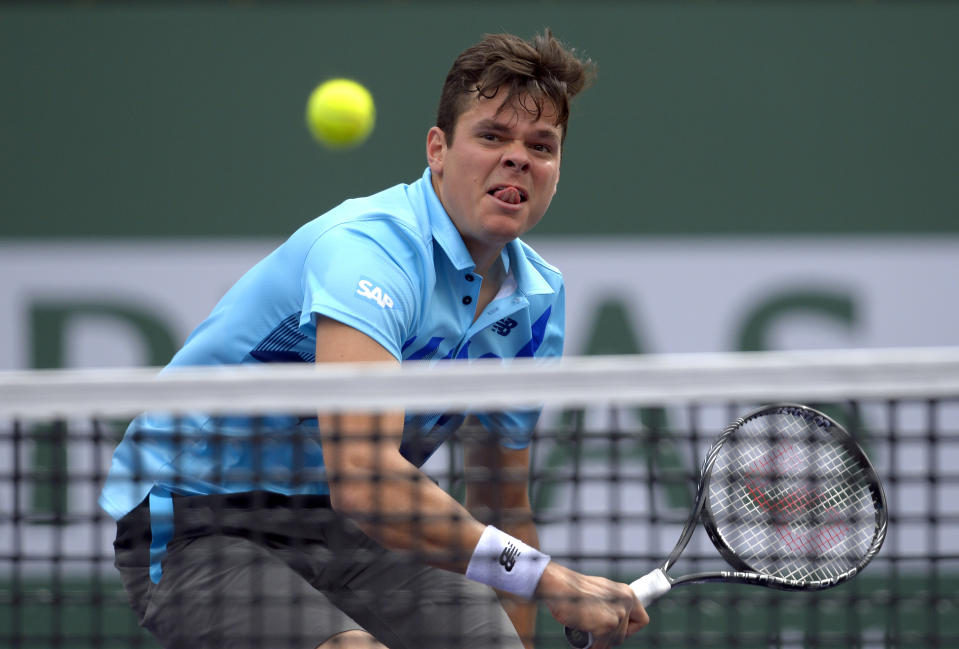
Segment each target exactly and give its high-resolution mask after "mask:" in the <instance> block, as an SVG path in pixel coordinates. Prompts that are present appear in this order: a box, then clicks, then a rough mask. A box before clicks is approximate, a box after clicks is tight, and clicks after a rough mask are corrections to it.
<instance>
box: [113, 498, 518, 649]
mask: <svg viewBox="0 0 959 649" xmlns="http://www.w3.org/2000/svg"><path fill="white" fill-rule="evenodd" d="M150 539H151V535H150V512H149V508H148V507H147V505H146V502H144V504H141V505H140V506H139V507H137V508H136V509H134V510H133V511H132V512H130V513H129V514H127V515H126V516H125V517H124V518H123V519H122V520H120V521H119V522H118V524H117V538H116V541H115V543H114V548H115V551H116V562H115V563H116V566H117V569H118V570H119V571H120V573H121V576H122V579H123V584H124V587H125V588H126V591H127V593H128V595H129V599H130V604H131V606H132V607H133V609H134V611H135V612H136V614H137V617H138V619H139V622H140V624H141V625H142V626H143V627H145V628H146V629H148V630H150V631H151V632H152V633H153V634H154V635H155V636H156V637H157V638H158V639H159V641H160V643H161V644H162V645H163V646H164V647H167V648H168V649H174V648H177V649H179V648H181V647H182V648H187V647H189V648H191V649H199V648H211V649H212V648H220V647H223V648H226V647H229V648H231V649H247V648H248V649H254V648H260V649H266V648H267V647H270V648H280V649H286V648H289V649H314V648H315V647H317V646H318V645H320V644H322V643H323V642H324V641H326V640H327V639H329V638H331V637H332V636H334V635H336V634H338V633H341V632H343V631H349V630H355V629H363V630H366V631H368V632H369V633H371V634H372V635H373V636H375V637H376V638H377V639H378V640H379V641H380V642H382V643H383V644H385V645H387V646H388V647H391V648H392V649H427V648H432V647H437V648H439V647H443V648H444V649H447V648H450V647H464V648H467V647H476V648H480V647H483V648H485V649H493V647H496V648H499V647H509V648H511V649H512V648H516V649H521V647H522V643H521V642H520V640H519V637H518V636H517V634H516V631H515V630H514V629H513V626H512V624H511V623H510V621H509V618H508V617H507V616H506V614H505V612H504V611H503V608H502V607H501V606H500V605H499V602H498V599H497V597H496V594H495V593H494V592H493V591H492V589H490V588H488V587H487V586H484V585H482V584H478V583H476V582H472V581H470V580H468V579H466V578H465V577H463V576H462V575H458V574H455V573H452V572H448V571H445V570H440V569H437V568H432V567H429V566H427V565H424V564H421V563H418V562H416V561H411V560H410V558H409V557H408V556H404V555H401V554H398V553H394V552H390V551H387V550H385V549H384V548H383V547H382V546H380V545H378V544H377V543H376V542H374V541H373V540H372V539H370V538H369V537H368V536H366V535H365V534H364V533H363V532H362V531H361V530H360V529H359V528H358V527H357V526H356V525H355V524H353V523H352V522H351V521H349V520H347V519H345V518H343V517H341V516H339V515H338V514H336V512H334V511H333V510H332V509H331V508H330V506H329V499H328V498H326V497H324V496H282V495H279V494H272V493H267V492H251V493H244V494H227V495H216V496H190V497H181V498H174V534H173V537H172V539H171V540H170V542H169V544H168V545H167V552H166V555H165V557H164V559H163V563H162V566H163V576H162V578H161V579H160V582H159V583H158V584H154V583H153V582H152V581H151V580H150V576H149V562H150V559H149V547H150Z"/></svg>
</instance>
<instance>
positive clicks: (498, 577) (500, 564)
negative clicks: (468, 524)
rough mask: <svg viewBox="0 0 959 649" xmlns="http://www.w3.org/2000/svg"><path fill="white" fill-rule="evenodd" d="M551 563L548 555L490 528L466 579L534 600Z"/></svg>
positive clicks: (478, 547) (476, 553)
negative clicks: (540, 580) (538, 585)
mask: <svg viewBox="0 0 959 649" xmlns="http://www.w3.org/2000/svg"><path fill="white" fill-rule="evenodd" d="M548 563H549V555H548V554H543V553H542V552H540V551H539V550H537V549H536V548H534V547H533V546H531V545H527V544H526V543H523V542H522V541H520V540H519V539H516V538H513V537H512V536H510V535H509V534H507V533H506V532H503V531H501V530H498V529H496V528H495V527H493V526H492V525H488V526H487V527H486V529H485V530H483V536H481V537H480V540H479V543H477V544H476V549H475V550H473V556H472V557H471V558H470V563H469V566H468V567H467V568H466V577H467V578H468V579H472V580H473V581H478V582H480V583H482V584H486V585H487V586H492V587H493V588H498V589H500V590H505V591H506V592H509V593H513V594H514V595H519V596H520V597H525V598H526V599H532V598H533V593H535V592H536V586H537V584H539V578H540V577H542V576H543V571H544V570H546V565H547V564H548Z"/></svg>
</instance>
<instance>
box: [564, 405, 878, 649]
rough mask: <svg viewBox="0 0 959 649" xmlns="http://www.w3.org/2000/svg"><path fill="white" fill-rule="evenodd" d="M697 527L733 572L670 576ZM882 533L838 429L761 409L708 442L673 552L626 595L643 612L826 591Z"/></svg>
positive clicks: (873, 498) (788, 408)
mask: <svg viewBox="0 0 959 649" xmlns="http://www.w3.org/2000/svg"><path fill="white" fill-rule="evenodd" d="M700 521H701V522H702V524H703V527H704V528H705V530H706V533H707V534H708V536H709V538H710V540H712V542H713V545H715V546H716V549H717V550H719V553H720V554H721V555H722V557H723V558H724V559H725V560H726V562H727V563H729V565H730V566H732V567H733V569H734V570H732V571H719V572H702V573H696V574H689V575H684V576H682V577H670V576H669V575H668V574H667V573H668V571H669V569H670V568H671V567H672V566H673V564H674V563H675V562H676V560H677V559H678V558H679V555H680V554H681V553H682V552H683V550H684V549H685V548H686V545H687V544H688V543H689V540H690V538H692V536H693V532H694V530H695V528H696V525H697V523H698V522H700ZM886 525H887V513H886V498H885V495H884V494H883V490H882V485H881V484H880V482H879V477H878V475H877V474H876V471H875V469H873V467H872V465H871V464H870V463H869V460H868V458H867V457H866V454H865V453H864V452H863V451H862V449H861V448H860V447H859V446H858V445H857V444H856V442H855V441H854V440H853V438H852V436H851V435H850V434H849V433H848V432H846V430H845V429H844V428H843V427H842V426H840V425H839V424H837V423H836V422H835V421H833V420H832V419H830V418H829V417H828V416H826V415H825V414H823V413H821V412H819V411H817V410H813V409H812V408H809V407H806V406H801V405H794V404H778V405H772V406H766V407H763V408H760V409H759V410H756V411H754V412H751V413H749V414H748V415H746V416H744V417H742V418H740V419H738V420H736V421H735V422H733V423H732V424H730V425H729V426H728V427H727V428H726V429H725V430H724V431H723V432H722V434H721V435H720V436H719V437H718V439H716V441H715V442H714V443H713V445H712V447H711V448H710V449H709V452H708V453H707V454H706V458H705V460H704V461H703V469H702V474H701V477H700V480H699V486H698V488H697V492H696V504H695V505H694V506H693V510H692V512H691V513H690V516H689V520H688V521H687V522H686V526H685V528H684V529H683V532H682V534H681V535H680V537H679V541H678V542H677V543H676V547H675V548H673V551H672V553H671V554H670V555H669V558H668V559H666V561H665V563H663V564H662V565H661V566H660V567H659V568H656V569H655V570H653V571H652V572H650V573H649V574H648V575H646V576H644V577H641V578H640V579H637V580H636V581H634V582H633V583H632V584H630V587H631V588H632V589H633V592H635V593H636V597H637V598H638V599H639V601H640V602H641V603H642V604H643V606H644V607H646V606H649V605H650V604H652V603H653V602H654V601H656V600H657V599H658V598H659V597H661V596H662V595H664V594H666V593H667V592H668V591H669V590H670V589H671V588H673V587H675V586H684V585H686V584H696V583H706V582H727V583H737V584H751V585H756V586H766V587H768V588H777V589H780V590H797V591H802V590H805V591H815V590H822V589H825V588H832V587H833V586H836V585H838V584H841V583H843V582H844V581H847V580H849V579H851V578H852V577H854V576H855V575H856V574H857V573H858V572H859V571H861V570H862V569H863V568H864V567H865V566H866V564H868V563H869V561H870V560H872V558H873V557H874V556H876V553H877V552H878V551H879V548H880V547H881V546H882V542H883V540H884V539H885V537H886ZM566 638H567V640H569V644H570V645H571V646H572V647H574V648H575V649H588V648H589V647H590V646H592V644H593V636H592V634H591V633H587V632H583V631H577V630H575V629H571V628H569V627H567V628H566Z"/></svg>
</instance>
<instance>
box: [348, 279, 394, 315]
mask: <svg viewBox="0 0 959 649" xmlns="http://www.w3.org/2000/svg"><path fill="white" fill-rule="evenodd" d="M356 293H357V295H361V296H362V297H365V298H369V299H371V300H373V301H374V302H376V303H377V304H379V305H380V307H382V308H384V309H392V308H393V298H391V297H390V296H389V295H387V294H386V293H385V292H384V291H383V289H381V288H380V287H379V286H373V282H371V281H369V280H368V279H361V280H360V284H359V288H357V289H356Z"/></svg>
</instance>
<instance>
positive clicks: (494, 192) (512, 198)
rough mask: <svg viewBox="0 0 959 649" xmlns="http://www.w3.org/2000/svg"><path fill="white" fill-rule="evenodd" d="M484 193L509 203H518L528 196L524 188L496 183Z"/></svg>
mask: <svg viewBox="0 0 959 649" xmlns="http://www.w3.org/2000/svg"><path fill="white" fill-rule="evenodd" d="M486 193H487V194H489V195H490V196H493V197H494V198H497V199H499V200H501V201H503V202H504V203H510V204H511V205H519V204H520V203H522V202H524V201H526V200H527V199H528V198H529V196H527V195H526V192H525V191H524V190H522V189H520V188H519V187H514V186H512V185H498V186H496V187H494V188H493V189H491V190H489V191H488V192H486Z"/></svg>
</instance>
